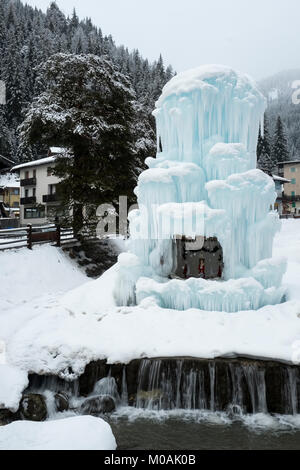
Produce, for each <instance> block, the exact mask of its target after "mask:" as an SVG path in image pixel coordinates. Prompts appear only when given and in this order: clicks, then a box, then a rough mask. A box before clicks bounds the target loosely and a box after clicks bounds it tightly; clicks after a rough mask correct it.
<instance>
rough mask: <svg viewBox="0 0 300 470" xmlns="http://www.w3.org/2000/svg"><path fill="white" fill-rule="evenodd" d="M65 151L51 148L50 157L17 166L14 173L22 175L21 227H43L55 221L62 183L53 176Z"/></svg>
mask: <svg viewBox="0 0 300 470" xmlns="http://www.w3.org/2000/svg"><path fill="white" fill-rule="evenodd" d="M62 153H63V149H59V148H51V149H50V151H49V155H50V156H49V157H47V158H42V159H40V160H35V161H32V162H28V163H23V164H20V165H16V166H14V167H13V168H12V171H17V172H19V174H20V183H21V200H20V224H21V226H24V225H27V224H32V225H43V224H45V223H48V222H49V220H51V219H52V220H53V218H54V217H55V214H56V212H57V208H58V206H59V200H58V197H57V185H58V184H59V182H60V181H61V180H60V179H59V178H58V177H57V176H55V175H53V169H54V167H55V161H56V158H57V156H58V155H61V154H62Z"/></svg>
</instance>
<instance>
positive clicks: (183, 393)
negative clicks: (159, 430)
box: [26, 358, 300, 416]
mask: <svg viewBox="0 0 300 470" xmlns="http://www.w3.org/2000/svg"><path fill="white" fill-rule="evenodd" d="M26 392H33V393H41V394H42V395H44V396H45V398H46V400H47V405H48V408H49V415H52V414H53V413H54V410H55V407H54V401H53V397H54V396H55V394H56V393H57V392H65V393H66V394H67V395H68V396H69V397H72V400H71V401H70V404H71V406H70V408H71V409H77V408H78V406H77V402H78V404H79V405H80V404H81V403H82V400H83V399H84V397H90V398H92V397H97V396H103V395H106V396H107V395H108V396H110V397H112V398H113V399H114V402H115V403H116V405H117V406H125V407H126V406H132V407H135V408H138V409H144V410H150V411H160V410H205V411H210V412H226V413H229V414H230V415H233V416H234V415H242V414H251V413H252V414H256V413H271V414H283V415H284V414H292V415H296V414H297V413H299V412H300V374H299V367H296V366H289V365H285V364H280V363H275V362H268V361H257V360H250V359H215V360H201V359H196V358H182V359H181V358H159V359H141V360H135V361H132V362H131V363H129V364H127V365H122V364H117V365H112V366H110V365H108V364H106V362H105V361H102V362H101V363H100V361H99V362H98V363H96V362H95V363H94V364H93V365H92V366H89V367H87V372H86V374H85V375H83V376H82V377H80V379H79V380H77V381H75V382H73V383H69V382H64V381H63V380H60V379H57V378H54V377H41V376H31V377H30V385H29V387H28V389H27V390H26Z"/></svg>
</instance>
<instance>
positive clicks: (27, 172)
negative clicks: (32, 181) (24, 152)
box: [25, 171, 29, 180]
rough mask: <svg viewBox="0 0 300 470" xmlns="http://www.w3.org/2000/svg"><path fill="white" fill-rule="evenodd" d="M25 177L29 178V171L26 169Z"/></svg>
mask: <svg viewBox="0 0 300 470" xmlns="http://www.w3.org/2000/svg"><path fill="white" fill-rule="evenodd" d="M25 179H26V180H28V179H29V171H25Z"/></svg>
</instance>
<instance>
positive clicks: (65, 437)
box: [0, 416, 117, 450]
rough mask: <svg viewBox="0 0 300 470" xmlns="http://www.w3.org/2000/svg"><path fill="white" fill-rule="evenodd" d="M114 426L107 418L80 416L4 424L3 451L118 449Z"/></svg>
mask: <svg viewBox="0 0 300 470" xmlns="http://www.w3.org/2000/svg"><path fill="white" fill-rule="evenodd" d="M116 447H117V444H116V440H115V438H114V435H113V433H112V430H111V427H110V425H109V424H107V423H106V422H105V421H103V419H100V418H94V417H92V416H77V417H74V418H67V419H61V420H58V421H47V422H44V423H34V422H29V421H17V422H15V423H12V424H9V425H8V426H3V427H0V450H115V449H116Z"/></svg>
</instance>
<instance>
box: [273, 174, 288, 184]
mask: <svg viewBox="0 0 300 470" xmlns="http://www.w3.org/2000/svg"><path fill="white" fill-rule="evenodd" d="M272 178H273V180H274V181H280V182H281V183H290V182H291V180H287V179H286V178H281V177H280V176H276V175H272Z"/></svg>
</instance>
